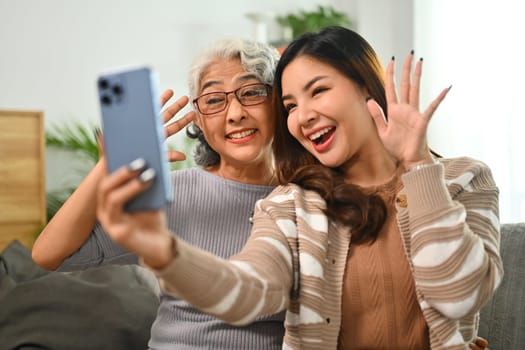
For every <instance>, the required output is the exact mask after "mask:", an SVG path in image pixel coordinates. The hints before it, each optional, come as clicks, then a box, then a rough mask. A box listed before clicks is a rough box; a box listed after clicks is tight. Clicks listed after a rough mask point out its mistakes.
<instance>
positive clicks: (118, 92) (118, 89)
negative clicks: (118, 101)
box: [112, 85, 122, 96]
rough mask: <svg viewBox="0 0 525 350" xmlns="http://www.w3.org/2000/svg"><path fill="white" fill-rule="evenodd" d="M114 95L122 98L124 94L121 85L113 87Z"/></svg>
mask: <svg viewBox="0 0 525 350" xmlns="http://www.w3.org/2000/svg"><path fill="white" fill-rule="evenodd" d="M112 90H113V93H114V94H115V95H117V96H120V95H121V94H122V86H120V85H113V88H112Z"/></svg>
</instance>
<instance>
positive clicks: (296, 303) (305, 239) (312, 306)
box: [156, 158, 503, 350]
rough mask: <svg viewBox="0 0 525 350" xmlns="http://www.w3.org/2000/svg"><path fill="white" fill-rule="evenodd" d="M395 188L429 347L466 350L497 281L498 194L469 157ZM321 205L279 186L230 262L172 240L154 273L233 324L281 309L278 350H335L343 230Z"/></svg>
mask: <svg viewBox="0 0 525 350" xmlns="http://www.w3.org/2000/svg"><path fill="white" fill-rule="evenodd" d="M402 183H403V188H402V189H400V191H399V192H398V194H397V197H396V209H397V217H396V219H397V220H396V221H397V225H398V227H399V229H400V232H401V238H402V244H403V248H404V251H405V254H406V256H407V258H408V261H409V265H410V270H411V276H412V279H413V281H414V286H415V292H416V296H417V301H418V305H419V307H420V309H421V312H422V314H423V317H424V318H425V321H426V324H427V325H428V331H429V338H430V345H431V349H438V350H440V349H468V345H467V344H468V343H469V342H470V341H471V340H472V339H473V338H474V337H475V335H476V331H477V321H478V315H479V310H480V308H481V307H482V306H483V305H484V304H485V303H486V302H487V301H488V300H489V298H490V297H491V296H492V295H493V294H494V291H495V289H496V288H497V286H498V285H499V284H500V282H501V279H502V277H503V270H502V263H501V258H500V256H499V221H498V189H497V187H496V185H495V184H494V181H493V178H492V175H491V172H490V169H489V168H488V167H487V166H486V165H485V164H483V163H481V162H479V161H475V160H472V159H469V158H457V159H441V160H440V164H435V165H433V166H429V167H425V168H422V169H420V170H417V171H414V172H410V173H406V174H404V175H403V176H402ZM324 208H325V203H324V201H323V200H322V199H321V198H320V197H319V196H318V195H317V194H316V193H314V192H311V191H305V190H303V189H301V188H299V187H298V186H295V185H289V186H279V187H277V188H276V189H275V190H274V191H273V192H272V193H271V194H270V195H269V196H268V197H267V198H266V199H264V200H262V201H259V202H258V204H257V205H256V210H255V213H254V218H253V229H252V234H251V236H250V239H249V240H248V243H247V244H246V246H245V248H244V249H243V250H242V252H241V253H239V254H238V255H236V256H234V257H232V258H231V259H230V261H226V260H223V259H220V258H217V257H215V256H213V255H211V254H210V253H207V252H205V251H202V250H199V249H197V248H195V247H192V246H190V245H188V244H186V243H184V242H183V241H181V240H178V242H177V246H178V248H177V249H178V252H179V254H178V256H177V257H176V258H175V259H173V261H172V262H171V263H170V264H169V265H168V266H167V267H166V268H165V269H164V270H162V271H156V273H157V274H158V276H159V277H160V278H161V284H162V286H163V288H164V289H165V290H166V291H168V292H170V293H173V294H174V295H175V296H178V297H181V298H183V299H186V300H187V301H189V302H190V303H192V304H193V305H195V306H196V307H198V308H200V309H202V310H203V311H205V312H209V313H211V314H213V315H216V316H218V317H219V318H221V319H223V320H225V321H227V322H230V323H233V324H237V325H243V324H247V323H249V322H252V321H253V320H254V319H255V318H256V317H258V316H260V315H264V314H269V313H276V312H277V311H280V310H284V309H286V310H287V315H286V320H285V327H286V334H285V338H284V344H283V349H337V345H338V339H339V333H340V328H341V311H342V302H341V301H342V295H343V283H344V282H343V278H344V271H345V267H346V263H347V253H348V247H349V244H350V233H349V232H350V231H349V229H348V228H346V227H341V226H340V225H337V224H336V223H333V222H329V221H328V219H327V217H326V216H325V215H324V213H323V209H324ZM297 287H298V288H297ZM355 327H374V325H362V324H359V325H358V324H356V325H355Z"/></svg>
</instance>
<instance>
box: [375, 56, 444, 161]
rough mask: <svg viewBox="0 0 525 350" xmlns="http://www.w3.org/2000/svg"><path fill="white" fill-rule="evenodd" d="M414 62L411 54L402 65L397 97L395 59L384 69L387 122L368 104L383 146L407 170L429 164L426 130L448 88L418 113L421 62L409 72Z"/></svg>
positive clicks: (378, 111)
mask: <svg viewBox="0 0 525 350" xmlns="http://www.w3.org/2000/svg"><path fill="white" fill-rule="evenodd" d="M413 60H414V54H413V52H411V53H410V54H409V55H408V56H407V58H406V59H405V61H404V63H403V71H402V74H401V83H400V85H399V93H398V91H397V89H396V84H395V81H394V66H395V60H394V58H392V60H391V61H390V62H389V63H388V65H387V68H386V81H385V92H386V100H387V109H388V110H387V116H388V118H385V114H384V113H383V111H382V109H381V107H380V106H379V105H378V104H377V103H376V102H375V101H373V100H369V101H368V109H369V111H370V113H371V114H372V117H373V119H374V122H375V124H376V127H377V131H378V133H379V136H380V138H381V140H382V142H383V144H384V145H385V147H386V149H387V150H388V151H389V152H390V154H391V155H392V156H394V157H395V158H396V159H397V160H398V161H400V162H401V164H402V165H403V166H404V167H405V169H407V170H408V169H411V168H413V167H414V166H416V165H419V164H423V163H431V162H432V157H431V154H430V150H429V148H428V144H427V129H428V125H429V123H430V120H431V119H432V116H433V115H434V112H435V111H436V109H437V108H438V107H439V105H440V103H441V102H442V101H443V99H444V98H445V96H446V95H447V93H448V91H449V90H450V87H448V88H445V89H443V90H442V91H441V93H440V94H439V95H438V96H437V97H436V98H435V99H434V100H433V101H432V102H431V103H430V104H429V106H428V107H427V108H426V109H425V110H424V111H420V109H419V89H420V82H421V72H422V67H423V60H422V59H419V60H418V61H417V62H416V64H415V67H414V70H413V71H412V65H413Z"/></svg>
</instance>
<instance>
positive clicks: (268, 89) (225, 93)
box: [192, 83, 272, 115]
mask: <svg viewBox="0 0 525 350" xmlns="http://www.w3.org/2000/svg"><path fill="white" fill-rule="evenodd" d="M254 85H261V86H263V87H264V89H265V90H266V96H265V97H264V99H262V100H261V101H258V102H255V103H248V104H246V103H244V102H242V101H241V97H239V96H238V95H237V93H238V92H239V91H241V90H242V89H245V88H247V87H250V86H254ZM271 92H272V86H271V85H269V84H265V83H253V84H246V85H243V86H240V87H238V88H237V89H235V90H231V91H214V92H208V93H205V94H202V95H200V96H198V97H196V98H195V99H193V101H192V103H193V105H194V106H195V108H196V109H197V110H198V111H199V113H200V114H202V115H212V114H217V113H221V112H224V111H225V110H226V107H228V104H229V100H228V96H229V95H230V94H233V95H234V96H235V98H236V99H237V101H238V102H239V103H240V104H241V105H243V106H257V105H260V104H261V103H264V102H265V101H266V100H268V97H270V94H271ZM214 94H221V95H223V96H224V101H225V102H224V107H223V108H222V109H221V110H217V111H213V112H211V113H204V112H203V111H202V110H201V109H200V107H199V99H201V98H202V97H206V96H209V95H214Z"/></svg>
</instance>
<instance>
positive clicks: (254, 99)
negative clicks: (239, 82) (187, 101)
mask: <svg viewBox="0 0 525 350" xmlns="http://www.w3.org/2000/svg"><path fill="white" fill-rule="evenodd" d="M270 89H271V87H270V86H269V85H267V84H263V83H256V84H248V85H244V86H241V87H240V88H238V89H235V90H232V91H224V92H222V91H221V92H210V93H207V94H204V95H201V96H199V97H197V98H196V99H194V100H193V105H194V106H195V107H197V109H198V110H199V112H200V113H201V114H204V115H209V114H215V113H219V112H222V111H224V110H225V109H226V106H228V95H229V94H234V95H235V98H236V99H237V101H239V103H240V104H241V105H243V106H255V105H258V104H261V103H263V102H264V101H266V100H267V99H268V95H269V94H270Z"/></svg>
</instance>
